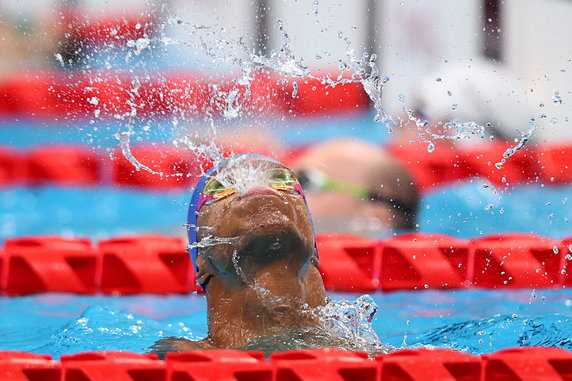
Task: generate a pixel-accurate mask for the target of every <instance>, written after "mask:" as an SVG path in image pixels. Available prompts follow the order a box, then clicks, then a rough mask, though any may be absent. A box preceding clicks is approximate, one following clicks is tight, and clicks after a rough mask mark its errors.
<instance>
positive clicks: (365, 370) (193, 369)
mask: <svg viewBox="0 0 572 381" xmlns="http://www.w3.org/2000/svg"><path fill="white" fill-rule="evenodd" d="M571 374H572V352H570V351H567V350H564V349H559V348H542V347H528V348H527V347H521V348H513V349H504V350H500V351H498V352H495V353H491V354H486V355H477V356H473V355H469V354H466V353H461V352H457V351H452V350H443V349H434V350H429V349H417V350H402V351H398V352H393V353H390V354H384V355H377V356H375V358H374V359H370V358H368V356H367V355H366V354H365V353H363V352H345V351H341V350H338V349H306V350H293V351H287V352H277V353H272V354H271V356H270V359H269V360H265V359H264V356H263V354H262V353H260V352H242V351H236V350H209V351H200V350H199V351H193V352H182V353H168V354H167V356H166V359H165V360H159V359H158V358H157V356H156V355H150V354H138V353H132V352H83V353H77V354H73V355H63V356H62V357H61V360H60V361H54V360H52V359H51V357H50V356H48V355H37V354H31V353H26V352H10V351H4V352H0V379H2V380H7V381H10V380H14V381H16V380H18V381H20V380H23V381H39V380H42V381H44V380H47V381H64V380H65V381H108V380H116V381H123V380H125V381H133V380H137V381H143V380H145V381H183V380H236V381H244V380H255V381H286V380H299V381H306V380H312V381H314V380H333V381H334V380H340V381H342V380H363V381H437V380H439V381H442V380H447V381H495V380H499V381H500V380H503V381H538V380H545V381H548V380H568V379H570V375H571Z"/></svg>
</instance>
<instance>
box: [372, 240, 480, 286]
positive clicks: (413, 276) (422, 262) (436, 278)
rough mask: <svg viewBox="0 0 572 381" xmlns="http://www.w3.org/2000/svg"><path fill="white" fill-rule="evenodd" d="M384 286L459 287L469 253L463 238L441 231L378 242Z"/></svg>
mask: <svg viewBox="0 0 572 381" xmlns="http://www.w3.org/2000/svg"><path fill="white" fill-rule="evenodd" d="M379 246H380V247H381V253H380V255H381V258H382V261H381V262H382V263H381V274H380V277H379V278H380V283H381V284H380V285H381V288H382V289H383V290H402V289H423V288H462V287H467V286H468V285H469V279H470V270H471V264H472V262H473V261H472V256H471V255H470V252H469V247H468V245H467V242H466V241H465V240H461V239H455V238H453V237H450V236H446V235H440V234H423V233H413V234H403V235H400V236H397V237H394V238H389V239H386V240H383V241H380V242H379Z"/></svg>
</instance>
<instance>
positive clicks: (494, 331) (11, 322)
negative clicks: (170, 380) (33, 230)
mask: <svg viewBox="0 0 572 381" xmlns="http://www.w3.org/2000/svg"><path fill="white" fill-rule="evenodd" d="M331 296H332V297H333V298H334V299H346V300H353V299H355V298H356V295H355V294H339V293H337V294H336V293H334V294H331ZM372 297H373V299H374V300H375V302H376V303H377V304H378V305H379V307H380V310H379V312H378V313H377V315H376V317H375V318H374V320H373V327H374V329H375V331H376V332H377V334H378V335H379V338H380V339H381V341H382V342H383V343H385V344H390V345H394V346H395V347H398V348H420V347H427V346H435V347H439V348H449V349H455V350H459V351H463V352H467V353H471V354H481V353H491V352H495V351H498V350H500V349H504V348H510V347H519V346H525V347H528V346H534V345H540V346H555V347H560V348H565V349H572V342H571V340H570V336H571V334H572V331H571V330H572V328H570V326H571V324H570V320H571V319H572V292H570V291H569V290H503V291H498V290H457V291H443V290H423V291H418V292H401V291H399V292H390V293H374V294H372ZM485 300H486V307H485V306H483V301H485ZM0 305H1V306H2V311H4V312H3V314H2V316H1V317H0V329H1V332H2V335H1V340H0V349H1V350H24V351H32V352H35V353H47V354H50V355H52V356H54V357H59V356H61V355H62V354H68V353H77V352H82V351H93V350H126V351H133V352H139V353H142V352H145V351H146V350H147V349H148V348H149V347H150V346H151V345H153V343H154V342H155V341H157V340H158V339H159V338H162V337H168V336H181V337H187V338H190V339H200V338H203V337H205V336H206V333H207V332H206V302H205V299H204V297H203V296H202V295H170V296H156V295H135V296H122V297H112V296H79V295H71V294H43V295H31V296H22V297H14V298H6V297H2V298H1V299H0Z"/></svg>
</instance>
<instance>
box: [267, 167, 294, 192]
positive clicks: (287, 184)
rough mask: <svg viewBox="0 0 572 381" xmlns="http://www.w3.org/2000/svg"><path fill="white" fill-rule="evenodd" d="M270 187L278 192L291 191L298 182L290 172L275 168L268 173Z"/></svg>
mask: <svg viewBox="0 0 572 381" xmlns="http://www.w3.org/2000/svg"><path fill="white" fill-rule="evenodd" d="M268 182H269V183H270V186H271V187H272V188H274V189H278V190H286V191H289V190H293V189H294V187H295V186H296V184H297V183H298V180H296V176H294V174H293V173H292V172H290V171H289V170H288V169H286V168H275V169H271V170H269V171H268Z"/></svg>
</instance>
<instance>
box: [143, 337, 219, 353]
mask: <svg viewBox="0 0 572 381" xmlns="http://www.w3.org/2000/svg"><path fill="white" fill-rule="evenodd" d="M204 349H215V347H214V346H213V345H212V344H211V343H210V342H209V341H208V339H204V340H200V341H193V340H189V339H184V338H181V337H167V338H165V339H161V340H159V341H157V342H156V343H155V344H153V345H152V346H151V347H150V348H149V353H155V354H158V355H159V357H160V358H164V357H165V354H167V353H171V352H186V351H195V350H204Z"/></svg>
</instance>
